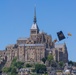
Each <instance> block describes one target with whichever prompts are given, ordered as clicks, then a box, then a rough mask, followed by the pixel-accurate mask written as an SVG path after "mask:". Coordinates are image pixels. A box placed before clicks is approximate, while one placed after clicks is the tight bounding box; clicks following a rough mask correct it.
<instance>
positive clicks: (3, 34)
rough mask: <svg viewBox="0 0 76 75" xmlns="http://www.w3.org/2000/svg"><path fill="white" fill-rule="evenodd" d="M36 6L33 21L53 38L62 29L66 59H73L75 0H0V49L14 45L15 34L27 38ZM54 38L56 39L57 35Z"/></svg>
mask: <svg viewBox="0 0 76 75" xmlns="http://www.w3.org/2000/svg"><path fill="white" fill-rule="evenodd" d="M35 5H36V15H37V24H38V26H39V28H40V30H41V31H44V32H46V33H48V34H50V35H51V36H52V40H54V39H56V38H57V34H56V33H57V32H58V31H60V30H62V31H63V33H64V34H65V36H66V37H67V33H68V32H70V33H72V37H69V38H67V39H65V40H63V41H60V42H57V43H64V42H65V43H66V45H67V49H68V53H69V60H73V61H76V45H75V44H76V0H0V50H3V49H5V47H6V46H7V45H9V44H15V43H16V40H17V39H18V38H19V37H29V36H30V28H31V26H32V24H33V17H34V6H35ZM57 39H58V38H57Z"/></svg>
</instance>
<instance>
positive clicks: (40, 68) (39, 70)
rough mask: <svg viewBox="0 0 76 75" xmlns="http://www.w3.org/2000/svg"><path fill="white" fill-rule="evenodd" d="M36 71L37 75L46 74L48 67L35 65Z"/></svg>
mask: <svg viewBox="0 0 76 75" xmlns="http://www.w3.org/2000/svg"><path fill="white" fill-rule="evenodd" d="M35 71H36V72H37V73H44V72H46V66H45V65H43V64H36V65H35Z"/></svg>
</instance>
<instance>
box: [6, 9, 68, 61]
mask: <svg viewBox="0 0 76 75" xmlns="http://www.w3.org/2000/svg"><path fill="white" fill-rule="evenodd" d="M48 54H52V55H53V58H54V60H55V61H63V62H67V61H68V52H67V47H66V44H65V43H63V44H55V43H54V42H53V41H52V36H51V35H48V34H47V33H45V32H41V31H40V30H39V27H38V25H37V19H36V10H34V21H33V24H32V25H31V28H30V36H29V37H28V38H19V39H17V43H16V44H11V45H8V46H7V47H6V50H5V55H6V56H7V62H10V61H11V60H13V58H14V57H17V59H18V61H23V62H42V61H41V59H42V58H45V57H47V56H48Z"/></svg>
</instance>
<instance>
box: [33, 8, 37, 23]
mask: <svg viewBox="0 0 76 75" xmlns="http://www.w3.org/2000/svg"><path fill="white" fill-rule="evenodd" d="M36 21H37V20H36V7H35V8H34V24H35V23H36Z"/></svg>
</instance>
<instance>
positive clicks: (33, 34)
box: [30, 7, 39, 38]
mask: <svg viewBox="0 0 76 75" xmlns="http://www.w3.org/2000/svg"><path fill="white" fill-rule="evenodd" d="M33 22H34V23H33V24H32V26H31V29H30V37H31V38H37V34H38V33H39V28H38V25H37V19H36V7H35V8H34V21H33Z"/></svg>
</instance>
